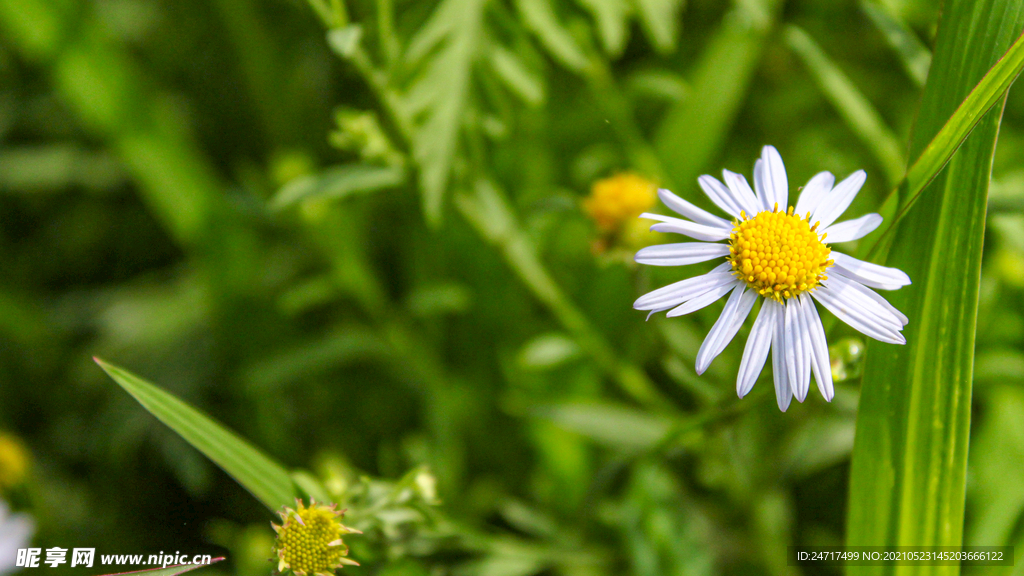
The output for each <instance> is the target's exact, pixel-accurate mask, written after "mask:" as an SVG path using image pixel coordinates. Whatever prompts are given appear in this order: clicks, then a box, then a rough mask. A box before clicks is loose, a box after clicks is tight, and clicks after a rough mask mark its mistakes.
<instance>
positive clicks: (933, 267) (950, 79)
mask: <svg viewBox="0 0 1024 576" xmlns="http://www.w3.org/2000/svg"><path fill="white" fill-rule="evenodd" d="M1022 28H1024V0H950V1H949V2H947V3H946V6H945V8H944V11H943V15H942V21H941V23H940V26H939V31H938V37H937V41H936V47H935V55H934V59H933V61H932V67H931V71H930V75H929V78H928V84H927V86H926V87H925V91H924V95H923V96H922V104H921V110H920V112H919V115H918V120H917V125H916V128H915V133H914V137H913V139H912V141H911V147H910V151H911V157H918V156H919V155H920V157H921V158H922V159H923V158H925V157H926V156H927V157H929V158H931V160H929V162H934V161H935V159H937V158H939V157H941V156H942V155H943V153H938V152H936V151H935V150H936V149H942V150H944V151H946V150H950V149H956V143H957V142H958V140H960V139H962V138H958V137H954V136H952V135H953V134H958V135H959V134H966V133H967V132H969V131H970V130H969V126H970V125H972V124H974V123H977V128H976V129H975V130H974V131H973V133H971V134H970V136H969V137H968V138H967V139H966V140H965V141H964V143H963V145H962V146H960V148H959V150H958V151H957V152H956V154H955V155H954V156H953V157H952V159H951V160H950V161H949V163H948V165H947V166H946V167H945V169H944V170H943V171H942V172H941V173H940V174H939V175H938V176H937V177H935V178H934V180H933V181H932V183H931V184H930V185H929V186H928V187H927V193H921V192H918V194H915V196H917V195H919V196H920V201H918V202H917V203H916V204H915V205H914V210H912V211H910V212H909V213H907V215H906V218H904V219H903V221H902V222H901V224H900V226H899V228H898V229H897V231H896V234H895V235H894V239H895V241H894V242H893V244H892V246H893V247H892V251H891V253H890V254H889V259H888V262H887V263H888V265H890V266H895V267H896V268H899V269H901V270H903V271H904V272H906V273H907V274H908V275H909V276H910V278H911V279H912V280H913V281H914V284H913V285H911V286H908V287H906V288H903V289H901V290H899V291H896V292H893V293H891V294H887V295H886V297H887V298H888V299H889V300H890V301H891V302H892V304H893V305H895V306H896V308H898V309H900V310H901V311H903V312H904V313H905V314H906V315H907V316H908V317H909V318H910V324H909V325H908V326H907V328H906V330H905V332H904V334H905V336H906V339H907V344H906V345H905V346H894V345H890V344H879V343H876V342H874V341H871V342H869V344H868V349H867V357H866V363H865V368H864V377H863V384H862V392H861V400H860V408H859V412H858V415H857V435H856V439H855V443H854V454H853V466H852V472H851V480H850V482H851V485H850V504H849V515H848V518H847V543H848V544H849V545H886V546H898V545H916V546H931V545H946V546H957V545H960V544H961V542H962V535H963V534H962V530H963V519H964V485H965V477H966V467H967V443H968V434H969V431H970V418H971V384H972V371H973V359H974V340H975V327H976V317H977V305H978V287H979V279H980V269H981V250H982V241H983V236H984V226H985V209H986V201H987V190H988V182H989V176H990V170H991V165H992V154H993V151H994V148H995V140H996V135H997V133H998V128H999V120H1000V116H1001V112H1002V109H1001V106H997V107H996V108H995V109H992V110H991V111H988V110H989V108H990V107H991V105H992V104H993V103H996V102H997V101H999V100H1000V99H1001V97H1002V95H1003V93H1004V92H1005V90H1006V86H1008V84H1009V81H1010V80H1012V78H1013V77H1014V76H1016V71H1015V69H1019V68H1017V64H1010V62H1013V61H1015V59H1016V58H1019V57H1022V56H1024V55H1020V54H1014V53H1011V54H1009V55H1007V56H1006V57H1004V58H1003V59H1002V60H1000V61H999V62H1000V65H999V66H997V67H996V68H1000V67H1001V68H1002V70H1001V71H998V72H996V73H995V74H993V73H992V72H989V74H986V70H988V68H989V67H990V66H992V64H994V63H995V62H996V61H997V60H998V59H999V58H1000V57H1001V56H1002V55H1003V53H1004V51H1005V50H1006V49H1007V48H1008V47H1009V46H1010V44H1011V43H1012V42H1013V40H1014V39H1015V38H1017V36H1018V35H1020V33H1021V29H1022ZM1014 50H1015V51H1016V50H1017V46H1016V45H1015V48H1014ZM983 77H984V79H983ZM998 78H1001V79H1005V82H1003V81H1002V80H998ZM979 81H981V84H978V82H979ZM976 84H978V85H977V87H975V85H976ZM1000 86H1001V88H1000ZM972 88H973V90H972ZM968 93H970V95H971V96H970V97H968V98H967V101H966V102H965V101H964V98H965V97H966V96H968ZM980 93H985V94H988V95H989V96H986V97H982V96H977V95H978V94H980ZM958 107H959V108H958ZM986 111H988V112H987V113H986ZM951 116H952V118H950V117H951ZM947 119H949V121H948V122H947ZM951 125H952V126H953V128H950V126H951ZM936 135H938V136H936ZM937 142H938V143H937ZM922 151H924V152H923V154H922ZM919 162H921V160H919ZM929 165H930V166H933V168H932V169H929V170H923V171H922V170H920V169H918V171H916V172H915V169H914V168H911V174H910V175H908V180H911V181H912V182H917V183H920V182H921V181H922V180H924V181H927V180H932V176H931V175H932V174H934V173H935V172H938V171H939V168H941V166H942V163H941V162H939V163H935V164H929ZM922 175H927V177H923V176H922ZM921 188H922V189H923V188H924V186H923V184H921ZM896 572H897V568H896V567H894V566H860V567H850V568H849V569H848V571H847V573H848V574H854V573H856V574H894V573H896ZM958 572H959V567H958V566H918V567H916V568H915V573H917V574H957V573H958Z"/></svg>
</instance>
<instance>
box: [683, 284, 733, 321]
mask: <svg viewBox="0 0 1024 576" xmlns="http://www.w3.org/2000/svg"><path fill="white" fill-rule="evenodd" d="M739 284H742V282H741V281H740V280H736V279H735V278H734V279H733V281H732V282H731V283H729V284H721V285H718V286H712V287H709V288H708V289H707V291H705V292H704V293H702V294H698V295H697V296H694V297H693V298H692V299H690V300H688V301H686V302H684V303H683V304H680V305H679V306H677V307H675V308H673V309H672V310H669V311H668V314H665V317H666V318H675V317H676V316H685V315H687V314H689V313H691V312H696V311H697V310H700V309H701V308H704V307H705V306H708V305H709V304H711V303H712V302H716V301H718V300H719V299H720V298H721V297H722V296H725V295H726V294H728V293H729V291H730V290H732V289H733V288H735V287H736V286H737V285H739Z"/></svg>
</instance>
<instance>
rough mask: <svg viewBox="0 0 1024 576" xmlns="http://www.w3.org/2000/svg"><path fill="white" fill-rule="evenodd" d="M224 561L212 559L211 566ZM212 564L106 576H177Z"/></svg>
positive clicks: (170, 567)
mask: <svg viewBox="0 0 1024 576" xmlns="http://www.w3.org/2000/svg"><path fill="white" fill-rule="evenodd" d="M221 560H224V557H223V556H221V557H219V558H211V559H210V564H215V563H217V562H220V561H221ZM210 564H179V565H177V566H168V567H167V568H150V569H148V570H134V571H132V572H117V573H115V574H107V575H106V576H126V575H127V574H145V575H146V576H177V575H178V574H184V573H185V572H191V571H193V570H196V569H199V568H206V567H207V566H209V565H210Z"/></svg>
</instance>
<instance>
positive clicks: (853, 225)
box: [821, 214, 882, 244]
mask: <svg viewBox="0 0 1024 576" xmlns="http://www.w3.org/2000/svg"><path fill="white" fill-rule="evenodd" d="M881 223H882V215H881V214H865V215H863V216H861V217H860V218H856V219H854V220H847V221H845V222H840V223H839V224H833V225H831V226H829V227H828V228H825V229H824V230H822V231H821V232H823V233H825V234H828V238H826V241H827V242H828V243H829V244H834V243H836V242H850V241H852V240H860V239H861V238H863V237H865V236H867V235H868V234H870V233H871V232H872V231H873V230H874V229H875V228H878V225H879V224H881Z"/></svg>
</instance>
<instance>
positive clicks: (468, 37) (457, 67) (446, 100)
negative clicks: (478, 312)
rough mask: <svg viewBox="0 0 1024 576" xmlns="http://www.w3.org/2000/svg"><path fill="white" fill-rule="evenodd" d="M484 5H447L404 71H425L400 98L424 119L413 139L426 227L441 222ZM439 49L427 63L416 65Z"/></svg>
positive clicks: (454, 0)
mask: <svg viewBox="0 0 1024 576" xmlns="http://www.w3.org/2000/svg"><path fill="white" fill-rule="evenodd" d="M485 3H486V0H445V1H444V2H443V3H442V4H441V5H440V6H438V8H437V10H435V11H434V14H433V15H432V16H431V17H430V20H428V21H427V23H426V24H425V25H424V26H423V28H421V29H420V31H419V32H418V33H417V35H416V36H415V37H414V38H413V39H412V42H411V43H410V45H409V51H408V53H407V55H406V60H407V62H406V63H407V65H409V66H410V68H412V67H413V66H419V68H421V69H423V70H424V71H423V72H422V74H421V75H420V76H418V77H417V79H416V80H415V81H414V82H413V84H412V85H411V86H410V87H409V90H408V92H407V94H406V96H405V98H404V102H403V105H404V106H405V108H406V110H405V112H406V113H407V114H408V115H409V116H410V117H412V116H417V115H419V114H421V113H422V116H423V118H422V120H421V121H419V122H417V123H416V126H415V130H414V134H413V135H412V152H413V158H415V160H416V164H417V165H418V166H419V169H420V170H419V176H420V186H421V188H422V193H423V212H424V214H425V216H426V219H427V222H428V223H429V224H431V225H434V226H436V225H437V224H439V223H440V222H441V215H442V208H443V207H444V196H445V192H446V191H447V189H448V180H449V177H450V176H451V168H452V162H453V160H454V159H455V154H456V150H457V144H458V137H459V128H460V126H462V120H463V112H464V111H465V106H466V102H467V100H468V96H469V84H470V79H471V74H472V67H473V62H474V58H475V55H476V53H477V51H478V47H479V43H480V38H481V35H482V33H483V8H484V4H485ZM435 48H437V51H436V54H434V55H433V56H432V57H431V58H430V60H429V61H428V62H426V63H419V60H420V59H421V58H423V57H425V56H426V55H427V54H428V53H430V52H431V51H433V50H434V49H435Z"/></svg>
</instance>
